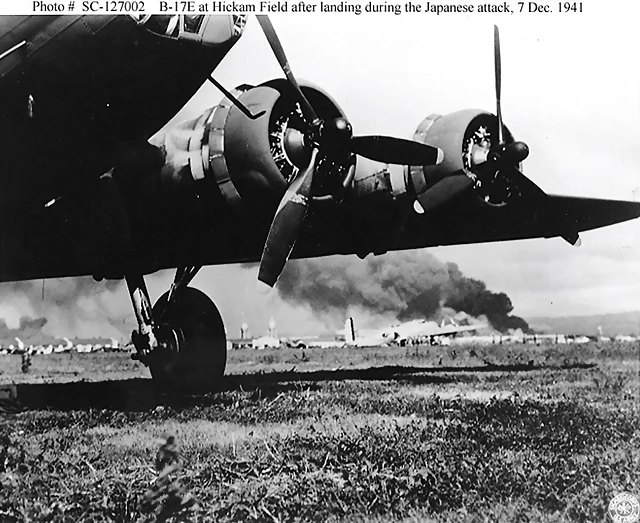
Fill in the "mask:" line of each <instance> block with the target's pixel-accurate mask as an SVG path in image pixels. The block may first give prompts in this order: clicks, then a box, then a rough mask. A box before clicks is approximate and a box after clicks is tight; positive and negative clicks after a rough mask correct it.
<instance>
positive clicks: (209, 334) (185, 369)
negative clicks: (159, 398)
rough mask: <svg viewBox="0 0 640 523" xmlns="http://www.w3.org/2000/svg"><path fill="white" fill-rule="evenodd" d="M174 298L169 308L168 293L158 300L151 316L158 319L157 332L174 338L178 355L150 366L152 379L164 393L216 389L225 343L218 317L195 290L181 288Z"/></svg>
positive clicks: (213, 309)
mask: <svg viewBox="0 0 640 523" xmlns="http://www.w3.org/2000/svg"><path fill="white" fill-rule="evenodd" d="M173 294H174V296H173V300H172V301H171V302H169V303H168V305H167V300H168V298H169V292H166V293H164V294H163V295H162V296H161V297H160V299H159V300H158V301H157V302H156V304H155V305H154V306H153V315H154V316H156V315H157V316H161V320H160V321H161V324H160V326H159V332H160V333H162V332H163V331H165V332H166V333H167V334H168V335H169V336H173V337H174V340H175V341H174V343H176V344H177V346H178V353H177V354H176V355H175V356H174V357H173V358H170V359H169V362H163V361H159V362H157V363H152V364H150V365H149V369H150V370H151V375H152V376H153V379H154V380H156V381H157V382H158V385H160V387H162V388H163V389H169V390H177V391H186V390H210V389H212V388H215V387H216V385H218V384H219V383H220V381H221V379H222V375H223V374H224V369H225V366H226V364H227V339H226V334H225V330H224V324H223V322H222V318H221V317H220V313H219V312H218V309H217V308H216V306H215V305H214V303H213V302H212V301H211V300H210V299H209V297H208V296H207V295H206V294H205V293H204V292H202V291H199V290H198V289H194V288H192V287H183V288H181V289H179V290H177V291H174V293H173ZM160 337H162V334H160ZM172 341H173V340H172Z"/></svg>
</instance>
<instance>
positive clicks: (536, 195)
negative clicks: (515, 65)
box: [480, 25, 581, 246]
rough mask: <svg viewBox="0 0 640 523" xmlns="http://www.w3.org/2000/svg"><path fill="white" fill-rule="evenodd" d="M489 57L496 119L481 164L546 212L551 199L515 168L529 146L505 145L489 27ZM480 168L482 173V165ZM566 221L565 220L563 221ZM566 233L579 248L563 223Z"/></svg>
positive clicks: (497, 61)
mask: <svg viewBox="0 0 640 523" xmlns="http://www.w3.org/2000/svg"><path fill="white" fill-rule="evenodd" d="M493 54H494V73H495V83H496V116H497V119H498V143H497V144H495V145H492V146H491V149H490V150H489V153H488V154H487V159H486V162H485V165H487V166H488V167H490V171H493V172H494V173H497V172H498V171H499V172H500V173H501V174H502V175H503V176H505V177H506V178H508V179H509V180H511V181H513V182H514V183H515V185H516V186H517V187H518V188H519V190H520V192H521V194H522V195H523V196H525V197H527V198H528V199H530V200H532V201H535V202H536V203H537V205H538V206H541V207H542V208H545V209H550V208H552V207H553V206H552V205H551V200H550V199H549V196H548V195H547V193H545V192H544V191H543V190H542V189H541V188H540V187H538V186H537V185H536V184H535V183H534V182H533V181H532V180H530V179H529V178H527V177H526V176H525V175H524V174H523V173H522V171H520V169H519V168H518V165H519V164H520V163H521V162H522V161H524V160H525V159H526V158H527V157H528V156H529V147H528V146H527V144H526V143H524V142H518V141H514V142H511V143H505V129H504V122H503V120H502V108H501V96H502V59H501V54H500V31H499V30H498V26H497V25H494V26H493ZM480 168H481V169H482V170H484V169H483V166H482V165H481V166H480ZM564 221H565V222H567V220H566V219H565V220H564ZM566 225H567V227H566V232H565V233H563V234H562V238H564V239H565V240H566V241H567V242H569V243H570V244H572V245H576V246H579V245H580V243H581V241H580V237H579V235H578V233H577V232H576V231H575V228H572V227H571V225H569V224H568V223H566Z"/></svg>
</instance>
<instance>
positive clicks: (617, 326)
mask: <svg viewBox="0 0 640 523" xmlns="http://www.w3.org/2000/svg"><path fill="white" fill-rule="evenodd" d="M526 320H527V322H529V325H530V326H531V328H533V329H535V330H536V331H538V332H546V333H553V334H556V333H557V334H584V335H587V336H595V335H597V334H598V327H602V333H603V334H604V335H605V336H615V335H617V334H623V335H632V336H638V335H640V311H635V312H621V313H617V314H596V315H593V316H564V317H560V318H543V317H538V318H526Z"/></svg>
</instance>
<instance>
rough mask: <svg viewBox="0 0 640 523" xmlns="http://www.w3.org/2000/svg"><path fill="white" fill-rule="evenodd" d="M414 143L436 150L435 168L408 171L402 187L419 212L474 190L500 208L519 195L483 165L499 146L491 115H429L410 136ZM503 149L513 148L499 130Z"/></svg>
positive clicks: (471, 111)
mask: <svg viewBox="0 0 640 523" xmlns="http://www.w3.org/2000/svg"><path fill="white" fill-rule="evenodd" d="M413 138H414V140H416V141H418V142H421V143H424V144H427V145H431V146H434V147H438V148H440V149H441V150H442V151H443V152H444V159H443V161H442V162H441V163H439V164H438V165H433V166H410V167H408V168H407V170H406V182H407V185H408V186H409V187H413V190H414V191H415V193H416V196H418V197H419V199H420V201H421V203H422V205H423V206H427V207H429V208H430V209H433V208H436V207H438V206H439V205H440V204H442V203H444V202H445V201H446V200H448V199H449V198H451V197H453V196H455V195H456V194H458V193H460V192H463V191H465V190H467V189H469V188H473V190H474V191H475V192H476V194H477V195H478V197H479V198H480V199H481V200H482V201H483V202H485V203H486V204H488V205H495V206H501V205H505V204H507V203H508V202H509V201H510V199H511V198H512V197H514V196H516V195H517V194H518V191H517V187H516V186H515V185H514V184H512V183H511V182H510V181H509V180H508V179H507V178H506V177H503V176H500V171H499V170H497V169H491V166H490V163H489V162H487V159H488V156H489V154H490V152H491V147H492V145H495V144H497V143H498V122H497V118H496V117H495V116H494V115H492V114H491V113H488V112H485V111H482V110H477V109H466V110H462V111H457V112H455V113H450V114H447V115H444V116H441V115H438V114H432V115H430V116H428V117H427V118H425V119H424V120H423V121H422V123H421V124H420V125H419V126H418V129H417V130H416V132H415V133H414V136H413ZM504 140H505V143H506V144H510V143H513V142H514V139H513V136H512V134H511V132H510V131H509V130H508V129H507V128H506V127H504Z"/></svg>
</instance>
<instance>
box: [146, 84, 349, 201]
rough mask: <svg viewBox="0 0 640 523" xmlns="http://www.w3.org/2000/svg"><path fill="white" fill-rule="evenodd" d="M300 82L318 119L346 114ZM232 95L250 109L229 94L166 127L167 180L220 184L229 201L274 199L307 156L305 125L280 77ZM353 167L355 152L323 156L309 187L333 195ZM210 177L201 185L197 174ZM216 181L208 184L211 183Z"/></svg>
mask: <svg viewBox="0 0 640 523" xmlns="http://www.w3.org/2000/svg"><path fill="white" fill-rule="evenodd" d="M302 89H303V91H304V93H305V95H306V96H307V98H308V99H309V101H310V102H311V104H312V105H313V107H314V109H315V110H316V112H317V113H318V116H319V117H320V118H321V119H323V120H332V119H335V118H338V117H343V116H344V113H343V112H342V110H341V109H340V107H339V106H338V105H337V103H336V102H335V101H334V100H333V99H332V98H331V97H330V96H329V95H328V94H327V93H325V92H324V91H322V90H321V89H319V88H317V87H315V86H312V85H311V84H308V83H302ZM232 94H233V95H234V96H235V97H236V98H237V99H239V100H240V102H241V103H242V104H243V105H244V106H245V107H247V108H248V109H249V110H250V111H251V112H252V113H253V114H254V115H258V114H260V113H262V115H261V116H260V117H258V118H256V119H251V118H249V117H247V116H246V115H245V114H243V112H242V111H241V110H240V109H239V108H238V107H237V106H235V105H234V104H233V102H231V101H230V100H229V99H228V98H225V99H223V100H222V101H221V102H220V103H219V104H218V105H217V106H215V107H213V108H211V109H209V110H207V111H205V113H203V114H202V115H201V116H200V117H199V118H197V119H195V120H192V121H190V122H186V123H184V124H182V125H181V126H178V127H175V128H173V129H171V130H170V131H168V132H167V133H166V134H165V135H164V137H163V140H162V143H161V144H157V145H160V146H161V147H162V148H163V149H164V150H165V152H166V162H165V167H164V168H163V173H162V179H163V183H164V185H165V186H167V185H172V186H175V185H176V184H179V185H184V184H191V183H193V182H195V184H196V185H199V184H202V186H203V187H207V188H210V187H211V186H214V187H217V190H218V191H219V192H220V193H221V194H222V196H223V197H224V199H225V200H226V201H227V203H229V204H230V205H231V206H237V205H239V204H240V203H241V202H244V203H249V204H250V205H252V206H256V205H257V206H261V205H265V206H273V204H274V203H277V202H278V201H280V199H281V198H282V195H283V194H284V192H285V191H286V189H287V187H288V185H289V184H290V183H291V182H292V181H293V180H294V179H295V178H296V176H297V174H298V172H299V171H300V169H304V168H305V167H306V166H307V165H308V163H309V158H310V147H308V144H307V143H305V141H306V140H308V137H307V136H305V134H304V132H303V130H304V129H306V128H307V127H308V126H307V125H306V124H305V123H304V117H303V115H302V111H301V110H300V106H299V104H298V102H297V101H296V98H295V96H294V94H293V93H292V92H291V88H290V85H289V84H288V83H287V82H286V81H285V80H272V81H270V82H266V83H264V84H261V85H259V86H255V87H254V86H249V85H243V86H240V87H237V88H236V89H235V90H234V91H233V92H232ZM354 166H355V156H354V155H353V154H349V155H346V156H345V157H344V158H340V159H339V160H336V158H334V157H332V158H330V159H329V158H326V157H322V156H321V158H320V160H319V162H318V166H317V172H316V176H315V178H314V187H313V194H314V196H316V197H320V198H321V197H323V196H325V195H328V194H331V193H332V192H333V191H334V190H335V189H336V187H339V186H340V184H342V183H343V182H344V180H345V178H346V177H347V174H348V173H349V171H350V169H353V168H354ZM205 180H206V181H208V182H210V183H207V184H204V183H202V181H205ZM211 182H213V183H211Z"/></svg>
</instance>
